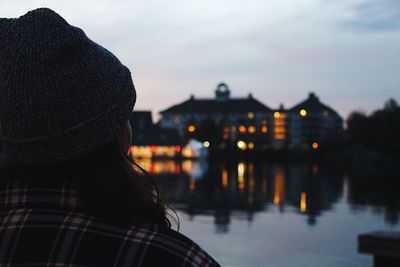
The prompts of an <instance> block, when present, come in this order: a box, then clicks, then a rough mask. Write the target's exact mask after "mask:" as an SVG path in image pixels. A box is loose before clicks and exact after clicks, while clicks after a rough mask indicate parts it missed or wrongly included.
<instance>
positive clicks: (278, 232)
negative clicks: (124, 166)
mask: <svg viewBox="0 0 400 267" xmlns="http://www.w3.org/2000/svg"><path fill="white" fill-rule="evenodd" d="M139 164H141V165H142V166H143V167H144V168H145V169H146V170H147V171H148V172H150V174H152V175H153V176H154V177H155V178H156V181H157V182H158V184H159V186H160V190H161V191H162V192H163V194H164V197H165V199H166V200H167V201H168V202H169V203H172V206H173V207H175V208H176V209H177V210H178V213H179V215H180V219H181V231H182V232H183V233H184V234H186V235H188V236H189V237H191V238H192V239H194V240H195V241H196V242H198V243H199V244H200V245H201V246H202V247H204V248H205V249H206V250H207V251H208V252H209V253H210V254H211V255H212V256H213V257H215V258H216V259H217V260H218V261H219V262H221V264H222V265H223V266H370V265H371V264H372V257H370V256H366V255H362V254H358V253H357V235H358V234H360V233H364V232H368V231H373V230H385V229H389V230H400V229H399V215H400V212H399V210H400V196H399V194H398V190H397V189H396V188H398V186H397V187H396V186H393V185H391V184H390V183H389V182H383V181H380V180H376V181H365V180H364V179H360V178H358V179H356V178H350V177H348V176H346V175H345V174H344V172H343V171H341V170H339V169H338V168H335V167H327V166H321V165H318V164H315V163H310V164H293V163H292V164H288V163H287V164H276V163H275V164H274V163H267V162H244V161H243V162H236V163H226V162H225V163H207V162H204V161H200V162H199V161H183V162H175V161H155V162H154V161H150V160H148V161H139Z"/></svg>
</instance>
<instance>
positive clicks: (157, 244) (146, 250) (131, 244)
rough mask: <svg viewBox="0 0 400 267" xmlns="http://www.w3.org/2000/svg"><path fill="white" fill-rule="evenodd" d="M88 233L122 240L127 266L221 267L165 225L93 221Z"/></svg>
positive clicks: (191, 241)
mask: <svg viewBox="0 0 400 267" xmlns="http://www.w3.org/2000/svg"><path fill="white" fill-rule="evenodd" d="M90 228H92V229H90ZM96 228H97V229H96ZM88 230H89V231H93V232H96V233H97V234H99V235H111V236H114V238H116V239H118V240H120V241H121V245H120V249H119V252H118V257H119V258H124V262H125V263H129V261H130V260H131V261H130V263H132V264H133V265H130V264H128V265H129V266H159V265H160V264H163V265H168V266H220V265H219V264H218V263H217V262H216V261H215V260H214V259H213V258H212V257H211V256H210V255H208V253H207V252H205V251H204V250H203V249H202V248H201V247H200V246H199V245H198V244H197V243H195V242H194V241H193V240H191V239H190V238H188V237H187V236H185V235H183V234H181V233H179V232H178V231H175V230H173V229H170V228H168V227H165V226H160V225H154V224H147V225H142V226H132V227H126V228H125V227H114V226H110V225H106V224H101V223H96V222H94V223H93V225H92V227H89V229H88ZM126 260H128V262H126ZM123 265H125V264H123Z"/></svg>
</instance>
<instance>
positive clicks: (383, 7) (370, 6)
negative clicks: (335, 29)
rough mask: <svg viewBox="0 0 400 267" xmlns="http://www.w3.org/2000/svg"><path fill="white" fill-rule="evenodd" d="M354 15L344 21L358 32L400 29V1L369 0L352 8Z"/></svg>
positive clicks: (345, 25)
mask: <svg viewBox="0 0 400 267" xmlns="http://www.w3.org/2000/svg"><path fill="white" fill-rule="evenodd" d="M350 12H351V14H352V17H351V18H350V19H348V20H346V21H344V22H343V23H342V26H343V27H344V28H346V29H349V30H353V31H358V32H385V31H400V1H398V0H369V1H362V2H360V3H358V4H356V5H354V6H352V7H351V8H350Z"/></svg>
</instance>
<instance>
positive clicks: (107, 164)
mask: <svg viewBox="0 0 400 267" xmlns="http://www.w3.org/2000/svg"><path fill="white" fill-rule="evenodd" d="M0 77H1V79H0V142H1V145H2V154H3V156H4V157H5V158H6V160H7V162H8V163H7V166H8V170H9V173H10V174H11V175H9V176H10V177H14V179H15V177H20V178H21V176H25V179H28V177H30V178H29V179H33V180H34V179H40V177H42V178H43V177H55V178H56V177H57V176H59V177H64V178H71V179H74V180H75V181H76V182H77V183H78V184H79V187H78V188H79V191H80V196H81V198H82V201H83V204H84V206H85V209H86V210H87V211H88V212H89V213H92V214H94V215H96V216H98V217H102V218H104V219H107V220H115V221H117V222H128V221H133V222H135V223H146V222H156V223H161V224H168V221H167V220H166V218H165V207H164V205H163V203H162V202H161V201H160V198H159V196H158V192H157V190H156V189H155V186H154V184H153V183H152V182H151V180H150V179H149V178H148V177H147V176H146V175H145V174H141V175H139V171H138V170H139V168H138V167H136V169H135V167H134V165H131V164H129V162H128V159H127V157H126V155H125V153H124V152H123V151H121V149H120V146H119V143H118V140H117V138H118V135H119V134H120V133H121V132H122V131H123V129H124V127H126V123H127V121H128V117H129V115H130V113H131V111H132V109H133V107H134V104H135V101H136V92H135V88H134V85H133V82H132V78H131V73H130V71H129V69H128V68H127V67H125V66H124V65H123V64H121V62H120V61H119V60H118V59H117V58H116V57H115V56H114V55H113V54H112V53H111V52H109V51H107V50H106V49H104V48H103V47H101V46H100V45H98V44H96V43H95V42H93V41H92V40H90V39H89V38H88V37H87V36H86V35H85V33H84V32H83V31H82V30H81V29H79V28H76V27H74V26H71V25H70V24H68V23H67V22H66V21H65V20H64V19H63V18H62V17H61V16H59V15H58V14H57V13H55V12H54V11H52V10H50V9H46V8H41V9H36V10H33V11H30V12H28V13H27V14H25V15H24V16H21V17H20V18H17V19H0ZM55 178H54V179H55Z"/></svg>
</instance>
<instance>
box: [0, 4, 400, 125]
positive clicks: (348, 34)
mask: <svg viewBox="0 0 400 267" xmlns="http://www.w3.org/2000/svg"><path fill="white" fill-rule="evenodd" d="M37 7H49V8H51V9H53V10H55V11H56V12H57V13H59V14H60V15H61V16H63V17H64V18H65V19H66V20H67V21H68V22H69V23H70V24H72V25H75V26H78V27H80V28H82V29H83V30H84V31H85V32H86V34H87V35H88V36H89V37H90V38H91V39H92V40H94V41H96V42H97V43H99V44H101V45H102V46H104V47H105V48H107V49H109V50H110V51H112V52H113V53H114V54H116V55H117V56H118V58H119V59H120V60H121V61H122V62H123V63H124V64H125V65H127V66H128V67H129V68H130V70H131V71H132V75H133V80H134V83H135V86H136V89H137V92H138V100H137V105H136V110H143V109H146V110H152V111H153V113H154V114H153V115H156V113H158V112H159V111H160V110H163V109H165V108H167V107H169V106H171V105H173V104H177V103H179V102H182V101H184V100H186V99H187V98H189V97H190V95H191V94H193V95H194V96H195V97H198V98H211V97H214V90H215V87H216V85H217V84H218V83H219V82H221V81H223V82H226V83H227V84H228V85H229V87H230V89H231V93H232V96H233V97H246V96H247V95H248V94H249V93H252V95H253V96H254V97H255V98H257V99H259V100H260V101H262V102H263V103H265V104H266V105H267V106H269V107H271V108H277V107H278V106H279V104H281V103H283V104H284V105H285V107H288V108H289V107H291V106H293V105H294V104H296V103H297V102H300V101H302V100H304V99H305V98H306V97H307V96H308V93H309V92H311V91H313V92H315V93H316V94H317V95H318V96H319V97H320V100H321V101H322V102H324V103H326V104H328V105H330V106H331V107H333V108H334V109H336V110H337V111H338V112H339V113H340V114H341V115H342V116H344V117H347V116H348V114H349V113H350V112H351V111H352V110H362V111H365V112H367V113H369V112H371V111H373V110H375V109H377V108H380V107H382V106H383V104H384V102H385V101H386V100H388V99H389V98H390V97H392V98H394V99H395V100H396V101H397V102H400V1H399V0H368V1H366V0H346V1H344V0H291V1H289V0H268V1H265V0H222V1H219V0H202V1H190V0H169V1H163V0H146V1H132V0H108V1H99V0H96V1H93V0H85V1H81V0H79V1H78V0H69V1H54V0H51V1H50V0H49V1H41V0H24V1H15V0H0V17H8V18H10V17H19V16H21V15H23V14H24V13H26V12H27V11H29V10H31V9H34V8H37ZM155 117H157V116H155Z"/></svg>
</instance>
